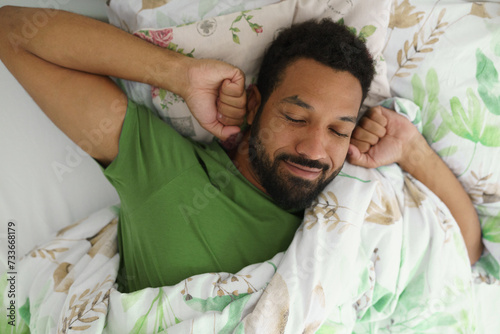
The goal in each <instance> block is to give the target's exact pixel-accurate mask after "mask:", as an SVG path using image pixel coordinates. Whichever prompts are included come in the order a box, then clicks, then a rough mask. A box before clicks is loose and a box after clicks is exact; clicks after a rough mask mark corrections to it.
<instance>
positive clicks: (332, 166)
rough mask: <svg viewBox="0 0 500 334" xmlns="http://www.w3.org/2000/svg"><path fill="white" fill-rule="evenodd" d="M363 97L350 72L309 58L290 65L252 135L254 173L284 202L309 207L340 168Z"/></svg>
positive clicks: (250, 143)
mask: <svg viewBox="0 0 500 334" xmlns="http://www.w3.org/2000/svg"><path fill="white" fill-rule="evenodd" d="M361 99H362V90H361V85H360V83H359V81H358V80H357V79H356V78H355V77H354V76H353V75H351V74H350V73H348V72H339V71H335V70H333V69H331V68H329V67H327V66H325V65H323V64H321V63H318V62H316V61H314V60H310V59H300V60H297V61H295V62H293V63H292V64H291V65H290V66H288V67H287V69H286V70H285V73H284V76H283V80H282V82H281V84H280V85H279V86H278V87H277V88H276V89H275V90H274V92H273V93H272V94H271V95H270V97H269V99H268V101H267V102H266V104H265V105H264V107H263V110H262V113H261V115H260V117H259V119H257V120H255V121H256V122H255V123H254V124H253V125H252V129H251V136H250V139H249V145H250V161H251V166H252V169H253V172H254V173H255V175H256V176H257V179H258V182H259V183H260V184H261V185H262V187H263V188H264V189H265V190H266V191H267V193H268V194H269V195H270V196H271V197H272V198H273V200H274V201H275V202H276V203H277V204H278V205H279V206H280V207H282V208H284V209H287V210H288V209H304V208H306V207H307V206H309V205H310V204H311V202H312V201H313V200H314V199H315V198H316V196H317V195H319V193H320V192H321V191H322V190H323V189H324V187H325V186H326V185H327V184H328V183H329V182H331V181H332V180H333V178H335V176H336V175H337V174H338V173H339V172H340V170H341V168H342V166H343V164H344V161H345V158H346V155H347V150H348V148H349V140H350V137H351V133H352V131H353V129H354V127H355V125H356V117H357V115H358V110H359V107H360V105H361ZM254 116H255V113H253V114H252V113H251V114H250V115H249V121H253V118H254Z"/></svg>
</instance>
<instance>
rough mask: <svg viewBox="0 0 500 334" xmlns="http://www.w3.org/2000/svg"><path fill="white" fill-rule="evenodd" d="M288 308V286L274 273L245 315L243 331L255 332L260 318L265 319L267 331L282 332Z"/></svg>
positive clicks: (286, 319) (286, 320)
mask: <svg viewBox="0 0 500 334" xmlns="http://www.w3.org/2000/svg"><path fill="white" fill-rule="evenodd" d="M277 301H279V302H277ZM289 309H290V294H289V293H288V286H287V284H286V282H285V280H284V279H283V277H281V275H280V274H278V273H276V274H275V275H274V276H273V279H272V280H271V282H269V285H268V286H267V288H266V290H264V293H263V295H262V296H261V297H260V300H259V302H258V303H257V306H256V307H255V308H254V310H253V312H252V313H251V314H250V315H248V316H247V317H245V319H244V324H245V332H255V329H256V328H259V325H260V324H261V323H262V321H263V320H262V319H265V320H266V330H267V332H268V333H284V332H285V327H286V324H287V322H288V315H289Z"/></svg>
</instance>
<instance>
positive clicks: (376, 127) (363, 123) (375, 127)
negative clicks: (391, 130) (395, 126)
mask: <svg viewBox="0 0 500 334" xmlns="http://www.w3.org/2000/svg"><path fill="white" fill-rule="evenodd" d="M358 126H359V127H361V128H363V129H365V130H366V131H368V132H370V133H372V134H374V135H375V136H377V137H379V138H382V137H383V136H385V134H386V133H387V130H386V128H385V127H383V126H382V125H380V123H377V122H376V121H374V120H373V119H371V118H368V117H363V118H362V119H361V120H360V121H359V125H358Z"/></svg>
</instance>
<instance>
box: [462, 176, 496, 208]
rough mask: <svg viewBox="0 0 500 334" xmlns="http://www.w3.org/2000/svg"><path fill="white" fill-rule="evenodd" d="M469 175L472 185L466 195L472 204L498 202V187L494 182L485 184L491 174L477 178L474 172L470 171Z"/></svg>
mask: <svg viewBox="0 0 500 334" xmlns="http://www.w3.org/2000/svg"><path fill="white" fill-rule="evenodd" d="M471 175H472V180H473V185H472V186H470V187H469V189H468V190H467V193H468V194H469V197H470V198H471V201H472V203H474V204H482V203H494V202H500V185H499V184H498V183H495V182H492V183H487V181H488V180H489V179H490V178H491V177H492V176H493V174H491V173H490V174H488V175H485V176H478V175H477V173H476V172H474V171H471Z"/></svg>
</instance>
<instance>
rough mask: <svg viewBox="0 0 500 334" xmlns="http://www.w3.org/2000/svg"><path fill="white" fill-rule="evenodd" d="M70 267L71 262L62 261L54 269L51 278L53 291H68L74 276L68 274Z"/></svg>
mask: <svg viewBox="0 0 500 334" xmlns="http://www.w3.org/2000/svg"><path fill="white" fill-rule="evenodd" d="M72 268H73V265H72V264H71V263H68V262H63V263H61V264H59V266H58V267H57V268H56V270H54V273H53V274H52V278H53V279H54V291H56V292H64V293H68V290H69V288H70V287H71V285H72V284H73V281H74V277H73V276H72V275H68V274H69V273H70V272H71V269H72Z"/></svg>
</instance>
